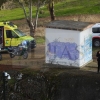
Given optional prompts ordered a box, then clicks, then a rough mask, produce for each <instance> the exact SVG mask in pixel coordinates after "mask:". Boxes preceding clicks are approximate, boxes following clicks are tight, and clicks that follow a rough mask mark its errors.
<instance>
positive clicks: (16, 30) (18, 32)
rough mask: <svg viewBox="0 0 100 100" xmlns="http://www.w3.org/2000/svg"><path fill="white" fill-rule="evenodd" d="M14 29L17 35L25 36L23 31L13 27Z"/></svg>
mask: <svg viewBox="0 0 100 100" xmlns="http://www.w3.org/2000/svg"><path fill="white" fill-rule="evenodd" d="M14 31H15V32H16V33H17V34H18V36H20V37H22V36H26V34H25V33H23V32H22V31H20V30H19V29H14Z"/></svg>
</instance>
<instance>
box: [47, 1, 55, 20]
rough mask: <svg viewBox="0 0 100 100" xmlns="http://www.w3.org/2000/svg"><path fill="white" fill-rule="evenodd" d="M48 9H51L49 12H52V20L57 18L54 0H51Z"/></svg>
mask: <svg viewBox="0 0 100 100" xmlns="http://www.w3.org/2000/svg"><path fill="white" fill-rule="evenodd" d="M48 9H49V12H50V16H51V21H53V20H55V14H54V0H49V3H48Z"/></svg>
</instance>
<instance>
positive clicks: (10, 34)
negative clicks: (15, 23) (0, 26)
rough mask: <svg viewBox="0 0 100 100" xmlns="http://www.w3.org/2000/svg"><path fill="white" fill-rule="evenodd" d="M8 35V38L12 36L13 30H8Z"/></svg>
mask: <svg viewBox="0 0 100 100" xmlns="http://www.w3.org/2000/svg"><path fill="white" fill-rule="evenodd" d="M6 36H7V38H12V33H11V30H6Z"/></svg>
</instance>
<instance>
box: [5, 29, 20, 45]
mask: <svg viewBox="0 0 100 100" xmlns="http://www.w3.org/2000/svg"><path fill="white" fill-rule="evenodd" d="M17 41H18V35H17V34H16V33H15V32H14V31H12V30H6V39H5V46H18V44H17Z"/></svg>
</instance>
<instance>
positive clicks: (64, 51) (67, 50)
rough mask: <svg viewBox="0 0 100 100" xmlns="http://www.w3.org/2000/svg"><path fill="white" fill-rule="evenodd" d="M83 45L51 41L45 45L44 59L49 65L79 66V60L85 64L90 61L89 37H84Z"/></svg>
mask: <svg viewBox="0 0 100 100" xmlns="http://www.w3.org/2000/svg"><path fill="white" fill-rule="evenodd" d="M83 40H84V41H83V43H82V44H81V45H77V44H76V43H75V42H73V43H72V42H70V41H67V42H60V41H57V40H56V41H53V42H49V43H48V44H47V51H46V57H47V58H48V59H47V60H48V62H49V63H53V64H54V63H55V64H62V65H68V66H71V65H76V66H78V65H79V60H81V61H82V63H86V62H87V61H89V60H91V59H92V58H91V55H92V49H91V48H92V39H91V36H87V37H84V39H83Z"/></svg>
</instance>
